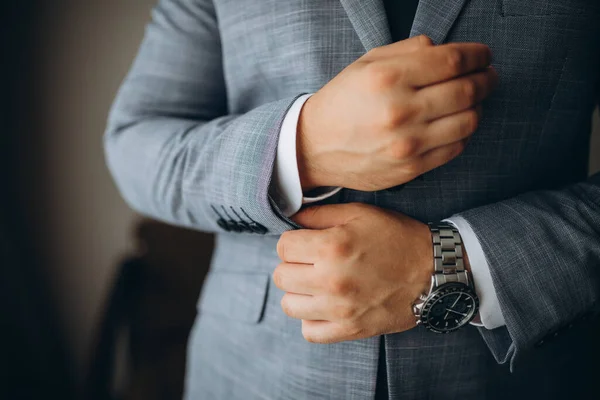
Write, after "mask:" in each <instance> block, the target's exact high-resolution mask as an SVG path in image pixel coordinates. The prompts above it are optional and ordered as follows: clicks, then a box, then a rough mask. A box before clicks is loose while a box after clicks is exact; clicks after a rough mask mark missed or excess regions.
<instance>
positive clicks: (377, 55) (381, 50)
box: [367, 35, 433, 61]
mask: <svg viewBox="0 0 600 400" xmlns="http://www.w3.org/2000/svg"><path fill="white" fill-rule="evenodd" d="M430 46H433V42H432V41H431V39H430V38H429V37H427V36H425V35H419V36H414V37H412V38H410V39H406V40H401V41H399V42H395V43H392V44H388V45H385V46H381V47H376V48H374V49H372V50H371V51H369V53H367V57H368V58H369V59H370V60H372V61H374V60H379V59H383V58H389V57H394V56H398V55H402V54H406V53H411V52H413V51H416V50H419V49H422V48H423V47H430Z"/></svg>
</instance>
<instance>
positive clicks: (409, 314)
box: [273, 203, 433, 343]
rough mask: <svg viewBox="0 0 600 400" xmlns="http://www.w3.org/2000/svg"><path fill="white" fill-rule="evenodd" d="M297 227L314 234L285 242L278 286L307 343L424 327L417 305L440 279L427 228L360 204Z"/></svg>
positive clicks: (308, 214) (316, 215) (301, 218)
mask: <svg viewBox="0 0 600 400" xmlns="http://www.w3.org/2000/svg"><path fill="white" fill-rule="evenodd" d="M294 220H295V221H296V222H298V223H299V224H301V225H304V226H306V227H308V228H311V229H312V230H308V229H303V230H296V231H289V232H285V233H284V234H283V235H282V236H281V238H280V240H279V242H278V244H277V253H278V254H279V257H280V258H281V259H282V260H283V263H282V264H280V265H279V266H278V267H277V268H276V269H275V272H274V275H273V280H274V282H275V285H276V286H277V287H278V288H280V289H281V290H284V291H285V292H287V293H286V294H285V295H284V296H283V299H282V300H281V306H282V308H283V310H284V312H285V313H286V314H287V315H289V316H290V317H293V318H298V319H301V320H302V334H303V335H304V337H305V338H306V340H308V341H309V342H315V343H334V342H340V341H345V340H356V339H361V338H366V337H371V336H376V335H381V334H386V333H394V332H401V331H405V330H407V329H410V328H412V327H414V326H415V325H416V318H415V316H414V314H413V311H412V304H413V302H414V301H415V300H416V299H417V298H418V297H419V295H421V294H422V293H427V291H428V290H429V286H430V283H431V275H432V273H433V248H432V244H431V243H432V239H431V233H430V231H429V227H428V226H427V225H425V224H423V223H421V222H419V221H416V220H414V219H412V218H409V217H407V216H404V215H402V214H398V213H395V212H392V211H386V210H383V209H380V208H377V207H374V206H369V205H365V204H360V203H352V204H336V205H326V206H317V207H311V208H308V209H305V210H303V211H300V212H299V213H298V214H296V216H295V217H294Z"/></svg>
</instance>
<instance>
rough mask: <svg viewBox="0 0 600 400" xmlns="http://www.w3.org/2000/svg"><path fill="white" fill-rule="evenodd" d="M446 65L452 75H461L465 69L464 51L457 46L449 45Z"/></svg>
mask: <svg viewBox="0 0 600 400" xmlns="http://www.w3.org/2000/svg"><path fill="white" fill-rule="evenodd" d="M445 57H446V67H447V68H448V72H449V73H450V74H451V75H459V74H461V72H462V70H463V66H464V63H465V57H464V55H463V53H462V52H461V51H460V50H458V49H455V48H452V47H449V48H447V51H446V55H445Z"/></svg>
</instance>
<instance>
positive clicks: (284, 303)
mask: <svg viewBox="0 0 600 400" xmlns="http://www.w3.org/2000/svg"><path fill="white" fill-rule="evenodd" d="M281 309H282V310H283V312H284V313H285V314H286V315H287V316H288V317H291V318H296V319H306V320H323V319H324V315H325V313H324V311H323V309H324V307H322V306H321V305H319V302H318V300H317V298H316V297H313V296H305V295H301V294H295V293H286V294H285V295H284V296H283V297H282V298H281Z"/></svg>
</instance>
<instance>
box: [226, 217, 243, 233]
mask: <svg viewBox="0 0 600 400" xmlns="http://www.w3.org/2000/svg"><path fill="white" fill-rule="evenodd" d="M227 223H228V225H229V226H230V227H231V230H232V231H233V232H238V233H239V232H244V231H245V230H246V229H245V228H244V226H243V225H242V224H240V223H239V222H236V221H234V220H229V221H228V222H227Z"/></svg>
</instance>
